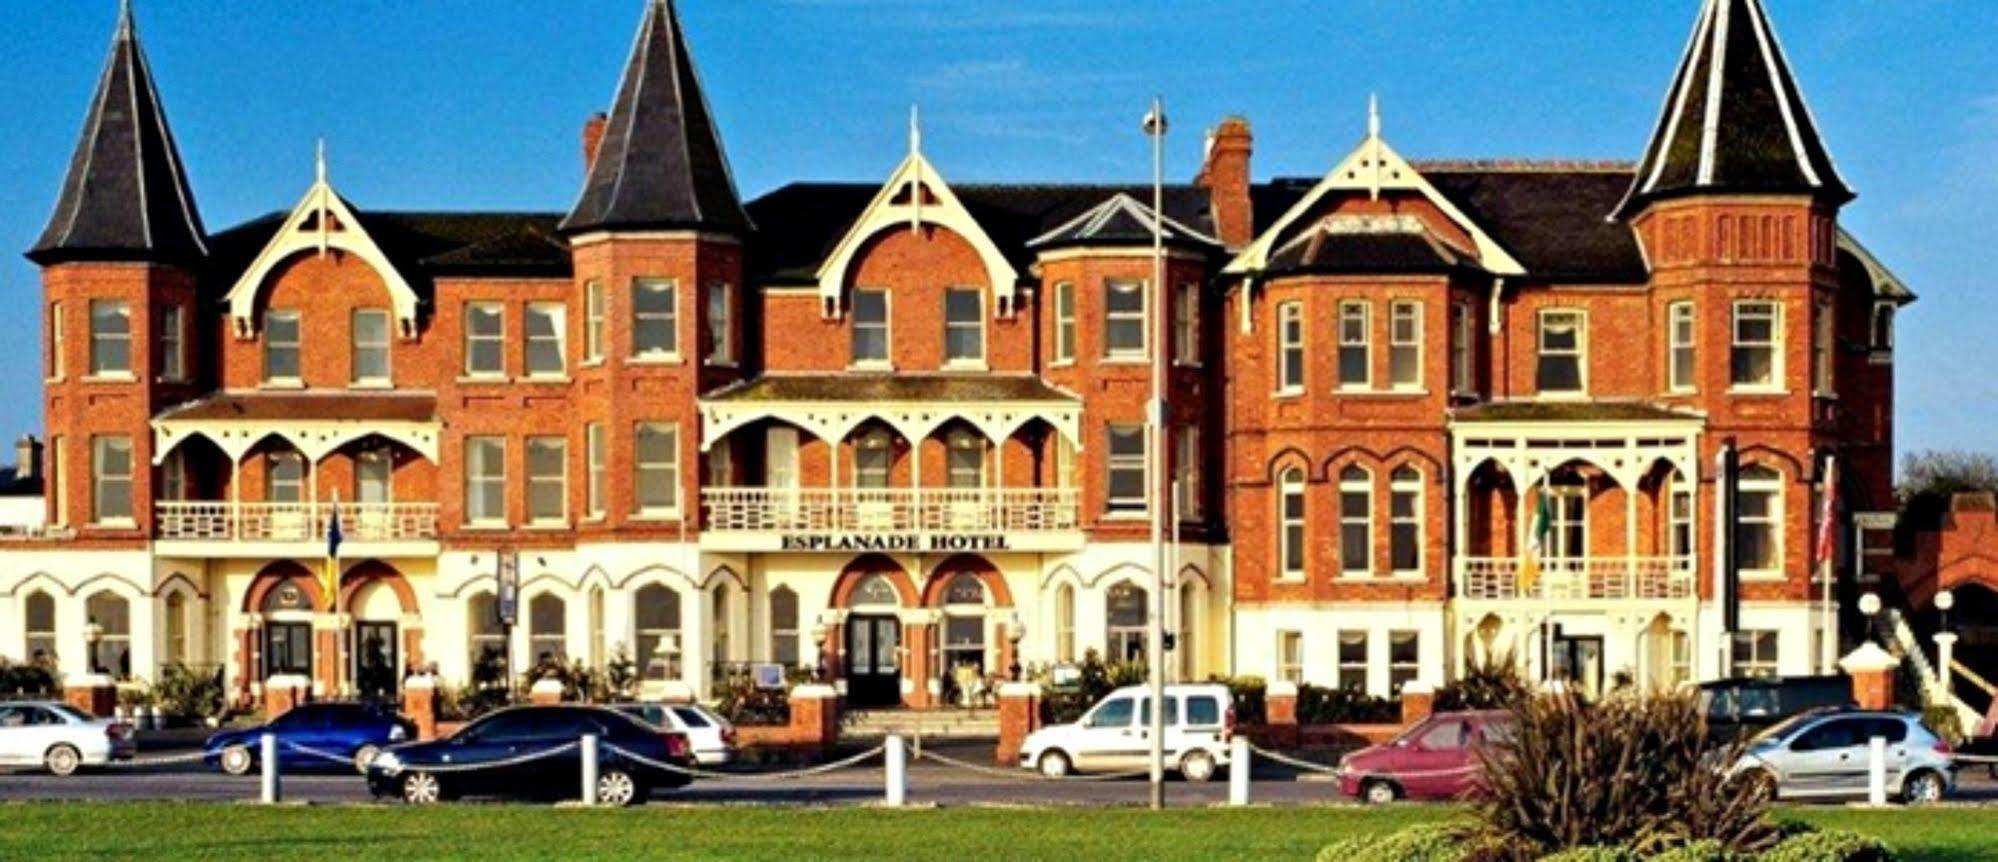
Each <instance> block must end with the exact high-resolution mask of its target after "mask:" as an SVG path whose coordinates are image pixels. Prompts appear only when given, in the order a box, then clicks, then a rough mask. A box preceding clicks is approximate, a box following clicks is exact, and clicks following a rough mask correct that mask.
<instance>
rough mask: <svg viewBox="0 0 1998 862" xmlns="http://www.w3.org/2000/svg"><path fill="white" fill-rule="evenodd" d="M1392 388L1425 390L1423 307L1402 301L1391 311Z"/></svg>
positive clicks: (1389, 308) (1389, 344) (1410, 301)
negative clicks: (1423, 377)
mask: <svg viewBox="0 0 1998 862" xmlns="http://www.w3.org/2000/svg"><path fill="white" fill-rule="evenodd" d="M1388 384H1389V385H1391V386H1393V387H1394V388H1396V389H1420V388H1422V303H1420V302H1416V301H1414V300H1406V299H1404V300H1398V301H1396V302H1395V303H1394V304H1393V305H1391V306H1389V307H1388Z"/></svg>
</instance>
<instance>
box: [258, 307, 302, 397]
mask: <svg viewBox="0 0 1998 862" xmlns="http://www.w3.org/2000/svg"><path fill="white" fill-rule="evenodd" d="M299 337H300V332H299V325H298V312H297V311H296V310H292V309H285V310H279V309H272V310H270V311H266V312H264V382H265V383H297V382H298V381H299Z"/></svg>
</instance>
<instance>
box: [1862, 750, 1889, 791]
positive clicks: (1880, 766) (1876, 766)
mask: <svg viewBox="0 0 1998 862" xmlns="http://www.w3.org/2000/svg"><path fill="white" fill-rule="evenodd" d="M1867 758H1868V762H1867V765H1866V804H1868V805H1876V806H1877V805H1886V804H1887V737H1884V736H1876V737H1873V739H1872V740H1870V741H1869V743H1868V745H1867Z"/></svg>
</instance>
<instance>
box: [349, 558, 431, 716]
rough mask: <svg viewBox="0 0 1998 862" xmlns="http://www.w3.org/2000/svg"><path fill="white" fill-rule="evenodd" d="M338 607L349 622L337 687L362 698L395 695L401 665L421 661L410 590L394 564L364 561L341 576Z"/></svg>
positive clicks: (418, 619)
mask: <svg viewBox="0 0 1998 862" xmlns="http://www.w3.org/2000/svg"><path fill="white" fill-rule="evenodd" d="M339 611H340V615H341V617H342V619H345V620H349V621H350V622H349V624H348V625H347V626H346V631H344V632H342V636H343V637H344V638H345V643H344V644H342V646H343V649H342V653H343V655H344V658H343V663H344V666H343V667H342V672H343V673H344V674H345V677H344V678H343V679H342V681H341V682H342V685H341V688H342V689H345V690H351V691H352V692H353V693H354V694H355V695H357V696H359V697H360V698H362V699H363V700H381V701H387V702H394V701H396V700H398V699H399V697H400V694H401V691H402V678H403V677H404V676H406V675H407V674H406V670H407V669H408V668H409V667H411V666H413V665H416V664H418V663H420V662H422V661H423V623H422V616H421V615H420V614H419V612H418V609H417V605H416V592H415V590H413V589H411V588H410V586H409V581H408V580H407V579H405V578H404V577H403V576H402V573H401V572H399V571H396V569H395V567H393V566H390V565H389V564H387V563H384V562H381V561H380V560H367V561H364V562H361V563H358V564H356V565H354V566H353V567H351V568H349V569H347V571H346V572H345V574H343V575H342V576H341V584H340V606H339Z"/></svg>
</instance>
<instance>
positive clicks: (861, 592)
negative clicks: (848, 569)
mask: <svg viewBox="0 0 1998 862" xmlns="http://www.w3.org/2000/svg"><path fill="white" fill-rule="evenodd" d="M901 603H902V594H901V593H899V592H896V590H895V585H894V584H892V583H889V582H888V576H887V575H880V574H874V575H868V576H867V577H865V578H863V579H861V581H860V585H859V586H856V587H854V588H853V597H852V599H851V601H849V602H848V604H851V605H853V606H854V607H859V606H861V605H891V606H892V605H900V604H901Z"/></svg>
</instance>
